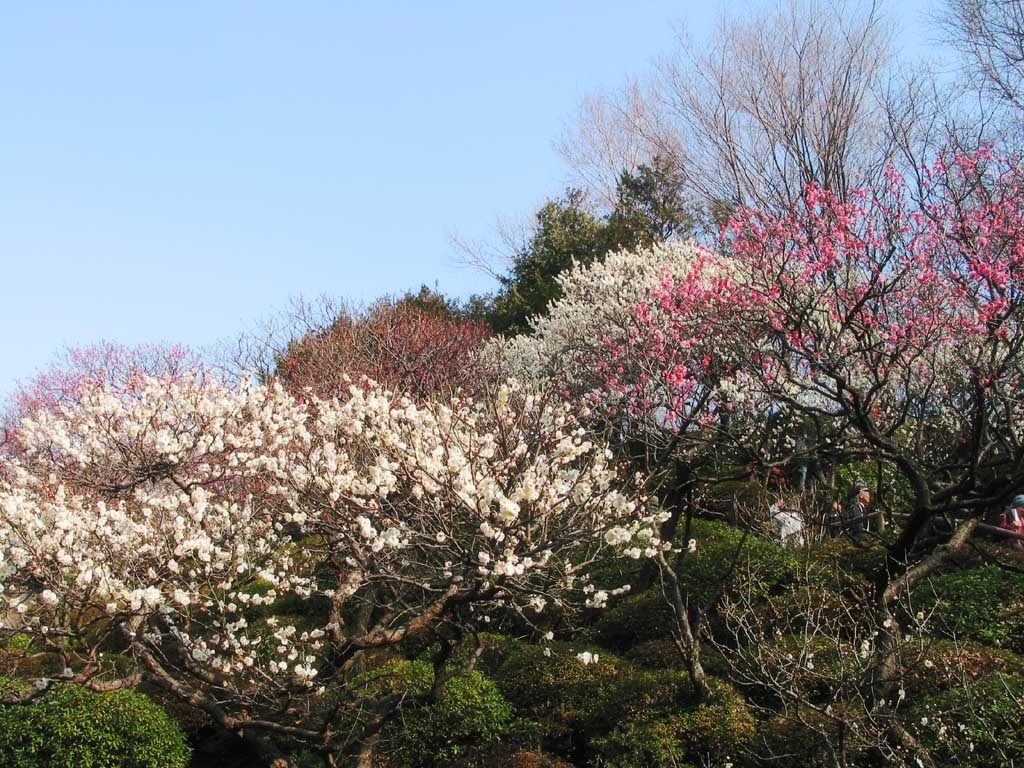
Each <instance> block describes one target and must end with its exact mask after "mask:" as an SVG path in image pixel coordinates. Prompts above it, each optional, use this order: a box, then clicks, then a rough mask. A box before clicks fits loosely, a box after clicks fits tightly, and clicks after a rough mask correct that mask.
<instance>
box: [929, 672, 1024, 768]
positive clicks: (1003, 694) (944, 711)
mask: <svg viewBox="0 0 1024 768" xmlns="http://www.w3.org/2000/svg"><path fill="white" fill-rule="evenodd" d="M1022 711H1024V677H1008V676H1004V675H998V674H997V675H993V676H991V677H989V678H988V679H986V680H983V681H980V682H979V683H978V684H977V685H976V686H973V685H972V686H968V687H958V688H951V689H950V690H948V691H945V692H943V693H941V694H938V695H936V696H932V697H930V698H928V699H925V700H924V701H923V702H922V703H921V705H920V706H919V707H917V708H915V710H914V713H913V721H912V722H911V723H910V724H909V725H910V726H911V728H913V729H914V730H916V731H917V732H918V737H919V738H920V739H921V741H922V742H923V743H924V744H925V746H927V747H928V748H929V749H930V750H931V751H932V754H934V755H935V757H936V758H937V759H938V762H939V764H941V765H962V766H977V767H978V768H982V767H983V766H993V765H1020V763H1021V761H1024V732H1022V731H1021V727H1020V721H1021V712H1022Z"/></svg>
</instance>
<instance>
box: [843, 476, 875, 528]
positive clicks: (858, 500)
mask: <svg viewBox="0 0 1024 768" xmlns="http://www.w3.org/2000/svg"><path fill="white" fill-rule="evenodd" d="M870 503H871V491H870V490H869V489H868V487H867V486H866V485H864V483H856V484H855V485H854V486H853V488H852V489H851V491H850V501H849V503H847V505H846V507H845V508H844V509H843V527H844V528H845V529H846V531H847V532H849V533H864V531H865V530H866V523H867V516H868V504H870Z"/></svg>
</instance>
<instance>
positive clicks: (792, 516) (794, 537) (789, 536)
mask: <svg viewBox="0 0 1024 768" xmlns="http://www.w3.org/2000/svg"><path fill="white" fill-rule="evenodd" d="M768 520H769V522H771V524H772V529H773V530H774V531H775V537H776V538H777V539H778V540H779V541H780V542H782V546H784V547H802V546H803V545H804V527H805V526H804V518H803V515H801V514H800V512H799V511H797V510H796V509H793V508H792V506H790V505H788V504H786V503H785V501H784V499H782V498H781V497H780V498H779V499H778V500H777V501H776V502H775V503H774V504H772V505H771V506H770V507H769V508H768Z"/></svg>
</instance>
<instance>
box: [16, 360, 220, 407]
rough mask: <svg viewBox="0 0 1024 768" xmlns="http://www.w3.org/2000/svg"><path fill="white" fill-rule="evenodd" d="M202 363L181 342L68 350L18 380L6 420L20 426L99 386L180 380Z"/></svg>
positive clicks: (116, 386) (113, 386)
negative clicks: (148, 379) (154, 378)
mask: <svg viewBox="0 0 1024 768" xmlns="http://www.w3.org/2000/svg"><path fill="white" fill-rule="evenodd" d="M201 362H202V361H201V359H200V356H199V354H198V353H196V352H195V351H193V350H190V349H189V348H187V347H184V346H181V345H179V344H169V345H164V344H139V345H137V346H126V345H123V344H115V343H112V342H100V343H98V344H91V345H88V346H84V347H68V348H67V349H65V350H64V352H63V353H62V354H61V355H60V356H59V357H58V359H56V360H55V361H54V362H53V363H51V364H50V365H49V366H47V367H46V368H45V369H43V370H42V371H40V372H39V373H38V374H37V375H36V376H34V377H32V378H31V379H28V380H27V381H21V382H18V384H17V386H16V387H15V390H14V394H13V395H12V396H11V399H10V403H9V413H8V416H7V418H8V420H9V421H12V422H16V421H17V420H18V419H20V418H21V417H23V416H26V415H28V414H30V413H34V412H36V411H38V410H40V409H42V408H47V409H55V408H58V407H60V406H61V405H67V404H72V403H74V402H75V401H76V400H77V399H78V397H79V396H80V395H81V393H82V392H83V391H84V390H85V388H86V387H87V386H89V385H91V384H95V383H96V382H101V383H103V384H105V385H106V386H109V387H111V388H115V389H121V390H130V389H132V388H133V387H136V386H139V384H140V383H141V382H142V381H143V380H144V379H145V378H146V377H148V376H162V377H170V378H176V377H179V376H181V375H183V374H184V373H185V372H186V371H193V370H195V369H196V368H197V367H199V366H200V364H201Z"/></svg>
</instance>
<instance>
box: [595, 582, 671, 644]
mask: <svg viewBox="0 0 1024 768" xmlns="http://www.w3.org/2000/svg"><path fill="white" fill-rule="evenodd" d="M674 623H675V618H674V617H673V614H672V608H671V606H669V604H668V602H667V601H666V600H665V596H664V595H662V594H661V590H660V589H659V588H658V587H653V588H652V589H649V590H647V591H646V592H641V593H639V594H637V595H630V596H628V597H625V598H623V599H621V600H619V601H618V602H616V603H612V605H611V606H610V607H608V608H605V609H603V610H602V611H601V613H600V614H599V615H598V618H597V621H596V622H595V623H594V639H595V640H596V641H597V642H598V643H600V644H601V645H603V646H604V647H606V648H611V649H612V650H614V651H619V652H622V651H625V650H628V649H629V648H631V647H633V646H634V645H637V644H639V643H647V642H651V641H653V640H671V638H672V628H673V625H674Z"/></svg>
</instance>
